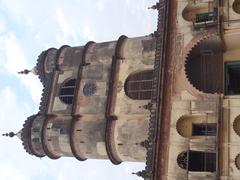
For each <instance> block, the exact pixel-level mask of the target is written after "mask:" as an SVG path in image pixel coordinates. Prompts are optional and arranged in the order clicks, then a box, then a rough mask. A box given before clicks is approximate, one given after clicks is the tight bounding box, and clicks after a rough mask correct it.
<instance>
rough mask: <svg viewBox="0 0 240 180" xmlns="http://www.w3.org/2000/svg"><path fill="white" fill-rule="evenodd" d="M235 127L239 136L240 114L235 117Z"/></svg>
mask: <svg viewBox="0 0 240 180" xmlns="http://www.w3.org/2000/svg"><path fill="white" fill-rule="evenodd" d="M233 129H234V131H235V132H236V134H237V135H238V136H240V115H239V116H237V117H236V118H235V119H234V122H233Z"/></svg>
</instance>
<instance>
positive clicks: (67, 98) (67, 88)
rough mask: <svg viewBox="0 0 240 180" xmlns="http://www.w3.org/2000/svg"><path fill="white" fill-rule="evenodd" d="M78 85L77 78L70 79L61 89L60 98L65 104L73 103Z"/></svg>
mask: <svg viewBox="0 0 240 180" xmlns="http://www.w3.org/2000/svg"><path fill="white" fill-rule="evenodd" d="M75 86H76V79H70V80H68V81H67V82H66V83H65V84H64V85H63V86H62V87H61V89H60V94H59V98H60V99H61V101H62V102H64V103H65V104H72V103H73V96H74V91H75Z"/></svg>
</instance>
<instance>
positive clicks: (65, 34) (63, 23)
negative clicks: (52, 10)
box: [56, 8, 78, 43]
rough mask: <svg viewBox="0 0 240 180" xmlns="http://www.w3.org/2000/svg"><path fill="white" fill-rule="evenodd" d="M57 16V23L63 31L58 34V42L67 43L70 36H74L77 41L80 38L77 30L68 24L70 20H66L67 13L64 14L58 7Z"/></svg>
mask: <svg viewBox="0 0 240 180" xmlns="http://www.w3.org/2000/svg"><path fill="white" fill-rule="evenodd" d="M56 16H57V17H56V18H57V23H58V25H59V27H60V29H61V31H62V34H59V35H58V36H57V40H58V42H61V43H66V42H67V39H69V38H73V40H74V41H77V39H78V38H77V35H76V33H75V31H74V30H73V28H71V26H70V25H69V24H68V21H67V20H66V18H65V15H64V14H63V12H62V10H61V9H60V8H57V10H56ZM64 41H65V42H64Z"/></svg>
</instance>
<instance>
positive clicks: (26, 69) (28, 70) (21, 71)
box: [18, 69, 31, 74]
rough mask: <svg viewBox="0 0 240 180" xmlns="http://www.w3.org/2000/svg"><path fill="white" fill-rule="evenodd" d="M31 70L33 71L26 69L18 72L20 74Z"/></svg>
mask: <svg viewBox="0 0 240 180" xmlns="http://www.w3.org/2000/svg"><path fill="white" fill-rule="evenodd" d="M30 72H31V71H30V70H28V69H24V70H23V71H20V72H18V74H28V73H30Z"/></svg>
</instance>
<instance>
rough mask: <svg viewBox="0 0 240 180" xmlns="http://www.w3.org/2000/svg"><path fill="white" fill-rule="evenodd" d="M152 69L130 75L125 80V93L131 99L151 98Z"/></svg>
mask: <svg viewBox="0 0 240 180" xmlns="http://www.w3.org/2000/svg"><path fill="white" fill-rule="evenodd" d="M152 83H153V70H147V71H141V72H138V73H135V74H132V75H130V76H129V77H128V78H127V80H126V82H125V93H126V95H127V96H128V97H130V98H132V99H139V100H144V99H151V94H152Z"/></svg>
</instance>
